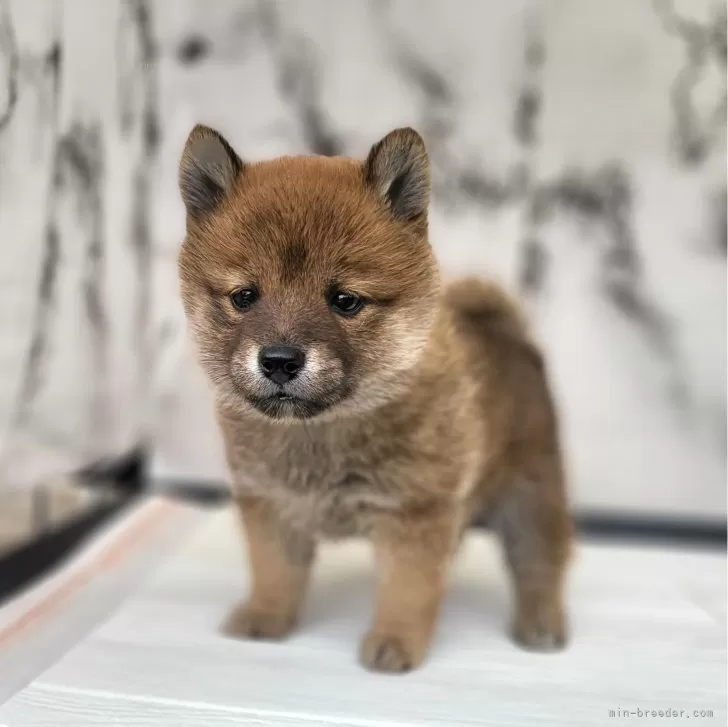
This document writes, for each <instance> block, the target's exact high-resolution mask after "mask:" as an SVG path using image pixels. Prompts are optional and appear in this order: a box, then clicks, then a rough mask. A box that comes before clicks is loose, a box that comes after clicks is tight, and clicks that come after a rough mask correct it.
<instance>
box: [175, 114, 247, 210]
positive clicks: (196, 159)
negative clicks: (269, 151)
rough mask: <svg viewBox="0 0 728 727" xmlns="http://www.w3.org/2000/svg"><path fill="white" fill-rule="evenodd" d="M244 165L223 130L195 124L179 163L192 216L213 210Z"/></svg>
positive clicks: (182, 187) (181, 180)
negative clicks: (220, 131) (219, 130)
mask: <svg viewBox="0 0 728 727" xmlns="http://www.w3.org/2000/svg"><path fill="white" fill-rule="evenodd" d="M243 166H244V165H243V162H242V160H241V159H240V157H238V155H237V154H236V153H235V151H234V150H233V148H232V147H231V146H230V144H228V142H227V141H226V140H225V139H224V138H223V136H222V135H221V134H219V133H218V132H217V131H215V130H214V129H211V128H210V127H208V126H202V125H201V124H198V125H197V126H195V128H194V129H192V131H191V132H190V135H189V136H188V137H187V143H186V144H185V148H184V151H183V152H182V159H181V161H180V165H179V188H180V193H181V194H182V201H183V202H184V204H185V207H186V209H187V215H188V217H191V218H192V219H195V220H200V219H202V218H203V217H205V216H207V215H208V214H210V212H212V211H213V210H214V209H215V208H216V207H217V206H218V205H219V204H220V203H221V202H222V201H223V200H224V199H225V198H226V197H227V196H228V194H229V193H230V191H231V190H232V187H233V185H234V183H235V180H236V179H237V178H238V175H239V174H240V173H241V172H242V170H243Z"/></svg>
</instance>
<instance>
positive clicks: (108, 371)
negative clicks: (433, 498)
mask: <svg viewBox="0 0 728 727" xmlns="http://www.w3.org/2000/svg"><path fill="white" fill-rule="evenodd" d="M143 10H144V3H128V4H127V3H122V2H104V3H100V2H95V1H94V0H66V1H64V2H61V1H60V0H59V1H56V0H0V119H2V124H1V126H0V488H3V487H24V486H33V485H36V484H40V483H43V482H44V481H46V480H48V479H49V478H53V477H55V476H57V475H59V474H63V473H66V472H67V471H71V470H75V469H76V468H77V467H79V466H82V465H84V464H86V463H88V462H89V461H94V460H96V459H98V458H101V457H105V456H109V455H115V454H118V453H120V452H123V451H125V450H127V449H128V448H129V447H131V446H133V445H135V444H136V443H137V442H138V441H139V438H140V436H142V435H143V433H144V427H145V422H147V421H148V420H149V418H150V417H149V412H150V410H151V408H152V406H153V398H152V397H151V396H150V394H149V386H148V382H149V377H150V370H151V366H152V357H151V352H150V343H149V340H148V339H149V332H150V330H151V329H150V325H151V318H152V316H151V304H150V292H151V250H152V239H151V233H152V220H151V216H150V212H151V209H152V204H151V201H150V199H149V194H148V190H147V188H146V187H148V186H150V185H151V181H152V177H151V174H152V173H153V169H154V153H153V152H154V150H153V143H152V145H151V148H150V143H149V134H146V133H145V128H146V125H145V113H146V109H147V107H148V106H149V100H148V98H147V96H148V90H147V87H148V86H149V84H150V78H151V77H150V74H149V69H148V68H147V66H146V65H145V64H146V59H145V57H144V34H145V25H144V17H143ZM140 11H142V15H141V16H140ZM153 42H155V43H156V41H153Z"/></svg>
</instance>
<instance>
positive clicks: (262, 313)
mask: <svg viewBox="0 0 728 727" xmlns="http://www.w3.org/2000/svg"><path fill="white" fill-rule="evenodd" d="M179 183H180V189H181V194H182V199H183V201H184V204H185V207H186V213H187V235H186V238H185V241H184V243H183V246H182V249H181V253H180V258H179V270H180V281H181V290H182V296H183V301H184V307H185V312H186V316H187V320H188V323H189V328H190V331H191V334H192V338H193V340H194V341H195V343H196V347H197V350H198V355H199V361H200V364H201V366H202V367H203V369H204V371H205V372H206V374H207V377H208V378H209V381H210V382H211V385H212V387H213V390H214V393H215V397H216V406H217V415H218V420H219V424H220V428H221V431H222V435H223V438H224V442H225V446H226V451H227V458H228V462H229V466H230V471H231V476H232V483H231V487H232V492H233V495H234V498H235V501H236V504H237V506H238V508H239V511H240V515H241V518H242V522H243V526H244V532H245V537H246V540H247V549H248V557H249V562H250V569H251V591H250V594H249V596H248V599H247V601H246V602H245V603H244V604H242V605H240V606H239V607H237V608H236V609H235V610H234V612H233V613H232V614H231V616H230V618H229V620H228V622H227V624H226V625H225V630H226V632H227V633H228V634H231V635H235V636H240V637H258V638H278V637H283V636H284V635H286V634H287V633H288V632H289V631H290V630H291V629H292V628H293V627H294V626H295V624H296V620H297V616H298V613H299V609H300V607H301V602H302V600H303V598H304V594H305V591H306V588H307V584H308V581H309V573H310V570H311V566H312V563H313V561H314V557H315V552H316V545H317V543H318V542H319V541H320V540H321V539H325V538H341V537H347V536H354V535H360V536H366V537H367V538H369V539H371V541H372V543H373V545H374V548H375V551H376V556H377V568H378V572H377V575H378V585H377V592H376V597H375V602H376V606H375V614H374V618H373V623H372V624H371V626H370V630H369V632H368V633H367V635H366V636H365V637H364V639H363V642H362V645H361V650H360V658H361V661H362V663H363V664H364V665H365V666H366V667H368V668H371V669H377V670H383V671H405V670H408V669H411V668H414V667H416V666H418V665H419V664H420V663H421V662H422V661H423V659H424V658H425V656H426V653H427V649H428V645H429V644H430V641H431V639H432V636H433V631H434V629H435V624H436V620H437V615H438V610H439V606H440V603H441V600H442V597H443V592H444V590H445V585H446V579H447V574H448V568H449V565H450V562H451V560H452V558H453V555H454V554H455V552H456V549H457V546H458V544H459V542H460V540H461V537H462V535H463V532H464V530H465V529H466V528H467V526H468V525H469V524H470V523H471V521H472V520H473V519H474V518H475V517H478V516H482V515H486V516H488V517H490V519H491V521H492V523H493V524H494V526H495V527H496V529H497V531H498V532H499V533H500V534H501V536H502V542H503V546H504V551H505V555H506V561H507V564H508V567H509V570H510V573H511V575H512V580H513V585H514V615H513V625H512V632H513V636H514V638H515V640H516V641H517V642H519V643H520V644H522V645H523V646H525V647H527V648H532V649H554V648H558V647H560V646H562V645H563V644H564V642H565V639H566V620H565V613H564V603H563V588H564V576H565V571H566V567H567V562H568V557H569V550H570V542H571V532H572V527H571V519H570V517H569V512H568V508H567V499H566V494H565V487H564V472H563V467H562V456H561V450H560V444H559V436H558V426H557V418H556V414H555V411H554V406H553V404H552V399H551V395H550V393H549V387H548V383H547V378H546V374H545V371H544V364H543V360H542V357H541V355H540V353H539V351H538V349H537V348H536V346H535V345H534V344H533V343H532V342H531V340H530V339H529V334H528V331H527V328H526V324H525V322H524V320H523V319H522V316H521V314H520V312H519V310H518V308H517V307H516V306H515V305H514V304H513V303H512V302H511V301H510V300H509V299H508V297H507V296H506V295H505V294H504V293H503V292H502V291H501V290H500V289H499V288H497V287H496V286H494V285H491V284H488V283H485V282H480V281H478V280H474V279H468V280H464V281H461V282H457V283H454V284H452V285H450V286H442V285H441V283H440V279H439V273H438V267H437V264H436V262H435V257H434V255H433V252H432V249H431V247H430V244H429V241H428V232H427V212H428V205H429V198H430V170H429V164H428V157H427V152H426V149H425V145H424V143H423V141H422V139H421V137H420V136H419V135H418V134H417V132H415V131H413V130H412V129H397V130H395V131H393V132H391V133H390V134H388V135H387V136H386V137H385V138H383V139H382V140H381V141H379V142H378V143H377V144H375V145H374V146H373V147H372V149H371V151H370V152H369V155H368V157H367V158H366V160H364V161H359V160H354V159H349V158H326V157H316V156H311V157H305V156H302V157H284V158H280V159H274V160H272V161H266V162H260V163H250V162H246V161H243V160H242V159H240V158H239V157H238V155H237V154H236V153H235V151H234V150H233V149H232V148H231V146H230V145H229V144H228V143H227V141H225V139H224V138H223V137H222V136H220V135H219V134H218V133H217V132H216V131H214V130H212V129H210V128H207V127H204V126H197V127H195V128H194V129H193V130H192V132H191V134H190V136H189V138H188V140H187V144H186V146H185V149H184V153H183V156H182V160H181V164H180V175H179Z"/></svg>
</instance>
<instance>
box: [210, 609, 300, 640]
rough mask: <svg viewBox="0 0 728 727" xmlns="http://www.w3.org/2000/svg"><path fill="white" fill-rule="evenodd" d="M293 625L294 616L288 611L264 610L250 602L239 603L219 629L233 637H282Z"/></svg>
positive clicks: (286, 634)
mask: <svg viewBox="0 0 728 727" xmlns="http://www.w3.org/2000/svg"><path fill="white" fill-rule="evenodd" d="M294 626H295V617H293V616H291V615H290V614H289V613H280V612H278V611H271V610H267V611H266V610H263V609H260V608H256V607H255V606H254V605H253V604H251V603H241V604H239V605H238V606H236V607H235V608H234V609H233V610H232V611H231V612H230V615H229V616H228V617H227V618H226V619H225V621H224V623H223V624H222V627H221V631H222V633H223V634H224V635H225V636H229V637H231V638H235V639H282V638H284V637H285V636H288V634H289V633H290V632H291V631H292V630H293V627H294Z"/></svg>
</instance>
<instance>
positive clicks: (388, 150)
mask: <svg viewBox="0 0 728 727" xmlns="http://www.w3.org/2000/svg"><path fill="white" fill-rule="evenodd" d="M364 179H365V182H366V184H367V185H368V186H369V187H371V188H372V189H373V190H374V191H375V192H376V193H377V194H378V195H379V196H380V197H381V198H382V199H383V200H384V202H385V203H386V204H387V206H388V207H389V209H390V211H391V213H392V216H393V217H395V218H396V219H400V220H415V219H417V218H419V217H422V216H423V215H425V214H426V213H427V206H428V204H429V202H430V187H431V182H430V162H429V159H428V157H427V149H426V148H425V142H424V141H423V140H422V137H421V136H420V135H419V134H418V133H417V132H416V131H415V130H414V129H409V128H403V129H395V130H394V131H391V132H390V133H389V134H387V135H386V136H385V137H384V138H383V139H382V140H381V141H379V142H377V143H376V144H375V145H374V146H373V147H372V148H371V151H370V152H369V155H368V156H367V159H366V161H365V162H364Z"/></svg>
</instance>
